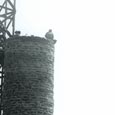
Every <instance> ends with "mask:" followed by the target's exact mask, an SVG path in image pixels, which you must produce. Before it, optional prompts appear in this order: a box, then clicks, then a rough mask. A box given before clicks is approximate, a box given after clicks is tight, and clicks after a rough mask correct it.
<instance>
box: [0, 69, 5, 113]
mask: <svg viewBox="0 0 115 115" xmlns="http://www.w3.org/2000/svg"><path fill="white" fill-rule="evenodd" d="M3 84H4V72H3V67H1V68H0V115H3V100H2V98H3Z"/></svg>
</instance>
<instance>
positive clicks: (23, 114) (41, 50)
mask: <svg viewBox="0 0 115 115" xmlns="http://www.w3.org/2000/svg"><path fill="white" fill-rule="evenodd" d="M53 64H54V41H53V40H46V39H44V38H39V37H25V36H22V37H15V38H10V39H8V40H7V41H6V47H5V61H4V68H5V79H4V94H3V104H4V115H52V114H53V105H54V103H53V85H54V84H53V73H54V70H53V66H54V65H53Z"/></svg>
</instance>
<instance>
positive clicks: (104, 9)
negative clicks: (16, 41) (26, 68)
mask: <svg viewBox="0 0 115 115" xmlns="http://www.w3.org/2000/svg"><path fill="white" fill-rule="evenodd" d="M49 28H52V29H53V32H54V35H55V39H57V43H56V45H55V47H56V49H55V88H54V91H55V96H54V98H55V109H54V115H115V1H114V0H17V14H16V29H17V30H21V32H22V35H26V34H28V35H38V36H41V37H43V36H44V34H45V33H46V32H47V31H48V29H49Z"/></svg>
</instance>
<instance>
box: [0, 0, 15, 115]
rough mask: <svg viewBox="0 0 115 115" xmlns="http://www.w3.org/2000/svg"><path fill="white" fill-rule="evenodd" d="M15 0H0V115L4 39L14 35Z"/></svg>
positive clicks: (1, 109)
mask: <svg viewBox="0 0 115 115" xmlns="http://www.w3.org/2000/svg"><path fill="white" fill-rule="evenodd" d="M15 4H16V0H0V115H3V103H2V98H3V95H2V94H3V88H4V76H5V75H4V46H5V45H4V44H5V40H6V39H8V38H10V37H11V36H12V35H14V31H15V13H16V8H15Z"/></svg>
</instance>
